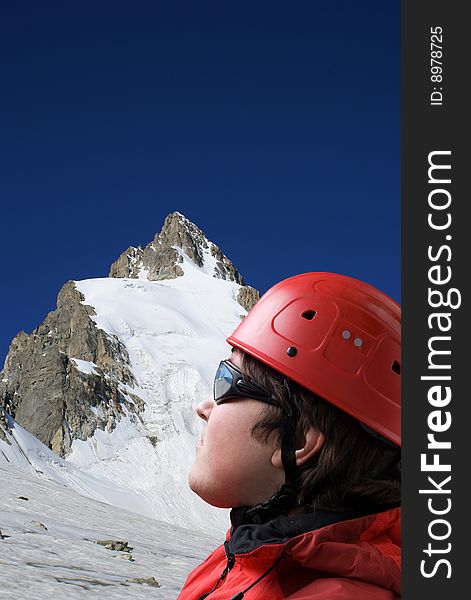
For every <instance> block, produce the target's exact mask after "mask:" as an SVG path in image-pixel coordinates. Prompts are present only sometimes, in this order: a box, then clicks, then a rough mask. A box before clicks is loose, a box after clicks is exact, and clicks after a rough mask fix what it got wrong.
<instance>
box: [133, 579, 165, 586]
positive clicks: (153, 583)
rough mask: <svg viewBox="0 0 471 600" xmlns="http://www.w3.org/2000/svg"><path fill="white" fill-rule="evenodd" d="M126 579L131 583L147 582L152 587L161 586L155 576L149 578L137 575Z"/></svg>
mask: <svg viewBox="0 0 471 600" xmlns="http://www.w3.org/2000/svg"><path fill="white" fill-rule="evenodd" d="M126 581H129V583H146V584H147V585H150V586H152V587H161V585H160V583H159V582H158V581H157V579H156V578H155V577H148V578H147V579H144V578H142V577H136V578H134V579H126Z"/></svg>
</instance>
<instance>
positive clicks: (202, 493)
mask: <svg viewBox="0 0 471 600" xmlns="http://www.w3.org/2000/svg"><path fill="white" fill-rule="evenodd" d="M188 485H189V486H190V489H191V490H192V491H193V492H194V493H195V494H196V495H197V496H199V497H200V498H201V499H202V500H204V501H205V502H207V503H208V504H210V505H211V506H214V507H215V508H233V507H234V506H238V503H237V500H235V499H234V498H231V497H230V495H229V494H227V491H226V490H225V491H224V493H222V494H221V485H210V484H209V483H207V482H204V481H202V480H201V479H200V478H198V476H197V475H196V474H194V473H193V471H190V474H189V475H188ZM223 489H224V488H223Z"/></svg>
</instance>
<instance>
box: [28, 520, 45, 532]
mask: <svg viewBox="0 0 471 600" xmlns="http://www.w3.org/2000/svg"><path fill="white" fill-rule="evenodd" d="M31 524H32V525H36V527H39V528H40V529H44V531H47V527H46V525H44V523H41V521H31Z"/></svg>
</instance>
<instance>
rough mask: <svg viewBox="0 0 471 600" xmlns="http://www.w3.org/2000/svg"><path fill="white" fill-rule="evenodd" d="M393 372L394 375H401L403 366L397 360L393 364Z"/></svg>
mask: <svg viewBox="0 0 471 600" xmlns="http://www.w3.org/2000/svg"><path fill="white" fill-rule="evenodd" d="M391 368H392V370H393V371H394V373H397V374H398V375H400V374H401V365H400V364H399V363H398V362H397V360H395V361H394V362H393V364H392V367H391Z"/></svg>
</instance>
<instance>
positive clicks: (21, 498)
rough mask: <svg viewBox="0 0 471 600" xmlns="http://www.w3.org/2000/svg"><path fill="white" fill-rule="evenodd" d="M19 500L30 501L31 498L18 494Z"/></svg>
mask: <svg viewBox="0 0 471 600" xmlns="http://www.w3.org/2000/svg"><path fill="white" fill-rule="evenodd" d="M18 500H27V501H29V498H27V497H26V496H18Z"/></svg>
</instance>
